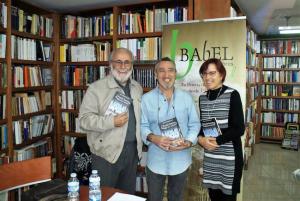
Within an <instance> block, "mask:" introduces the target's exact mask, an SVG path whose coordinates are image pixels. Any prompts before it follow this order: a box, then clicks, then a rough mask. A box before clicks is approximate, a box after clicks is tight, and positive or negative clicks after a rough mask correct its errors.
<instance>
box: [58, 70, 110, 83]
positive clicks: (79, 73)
mask: <svg viewBox="0 0 300 201" xmlns="http://www.w3.org/2000/svg"><path fill="white" fill-rule="evenodd" d="M108 71H109V69H108V68H107V66H97V67H96V66H83V67H78V66H73V65H72V66H64V68H63V70H62V83H63V85H64V86H84V85H89V84H90V83H92V82H94V81H96V80H98V79H100V78H103V77H105V76H106V75H107V74H108V73H109V72H108Z"/></svg>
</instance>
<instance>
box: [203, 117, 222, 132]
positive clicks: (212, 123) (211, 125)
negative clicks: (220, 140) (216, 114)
mask: <svg viewBox="0 0 300 201" xmlns="http://www.w3.org/2000/svg"><path fill="white" fill-rule="evenodd" d="M201 123H202V129H203V133H204V135H205V137H218V136H219V135H222V132H221V129H220V127H219V124H218V122H217V119H216V118H212V119H207V120H202V121H201Z"/></svg>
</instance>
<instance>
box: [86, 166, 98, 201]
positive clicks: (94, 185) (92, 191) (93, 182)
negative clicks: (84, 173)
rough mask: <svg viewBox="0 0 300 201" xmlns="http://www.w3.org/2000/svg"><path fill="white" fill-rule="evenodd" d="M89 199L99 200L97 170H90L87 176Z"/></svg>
mask: <svg viewBox="0 0 300 201" xmlns="http://www.w3.org/2000/svg"><path fill="white" fill-rule="evenodd" d="M89 201H101V189H100V177H99V175H98V171H97V170H92V174H91V176H90V178H89Z"/></svg>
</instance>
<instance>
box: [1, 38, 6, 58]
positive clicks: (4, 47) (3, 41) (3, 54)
mask: <svg viewBox="0 0 300 201" xmlns="http://www.w3.org/2000/svg"><path fill="white" fill-rule="evenodd" d="M5 52H6V35H5V34H0V58H5Z"/></svg>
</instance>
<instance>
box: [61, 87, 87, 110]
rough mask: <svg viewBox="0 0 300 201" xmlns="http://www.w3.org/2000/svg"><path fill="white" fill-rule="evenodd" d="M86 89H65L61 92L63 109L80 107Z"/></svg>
mask: <svg viewBox="0 0 300 201" xmlns="http://www.w3.org/2000/svg"><path fill="white" fill-rule="evenodd" d="M84 94H85V91H83V90H64V91H62V93H61V108H62V109H79V107H80V105H81V101H82V99H83V96H84Z"/></svg>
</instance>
